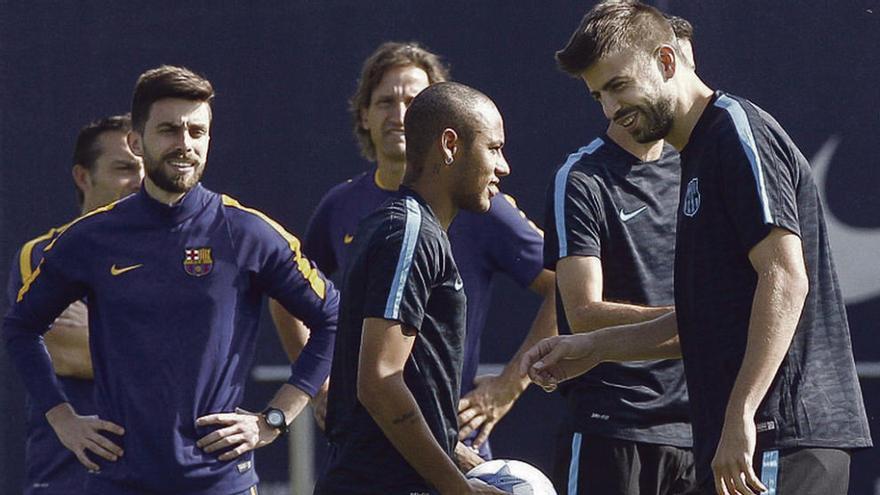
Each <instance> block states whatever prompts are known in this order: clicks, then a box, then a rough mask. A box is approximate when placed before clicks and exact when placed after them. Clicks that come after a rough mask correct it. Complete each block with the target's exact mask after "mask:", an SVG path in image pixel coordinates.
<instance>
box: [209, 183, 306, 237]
mask: <svg viewBox="0 0 880 495" xmlns="http://www.w3.org/2000/svg"><path fill="white" fill-rule="evenodd" d="M220 204H221V207H222V208H223V212H224V215H225V217H226V219H227V220H228V221H229V224H230V228H231V229H232V230H233V231H234V232H235V234H237V235H244V236H256V237H264V236H274V235H279V236H281V237H282V238H284V240H286V241H287V242H288V243H289V244H291V245H292V246H293V245H295V246H296V247H297V249H298V247H299V244H300V242H299V239H297V238H296V237H295V236H294V235H293V234H291V233H290V232H288V231H287V229H285V228H284V227H283V226H282V225H281V224H280V223H278V222H277V221H275V220H274V219H272V218H271V217H269V215H267V214H265V213H263V212H262V211H260V210H258V209H256V208H251V207H249V206H245V205H243V204H241V203H240V202H239V201H238V200H237V199H235V198H233V197H231V196H228V195H226V194H221V195H220Z"/></svg>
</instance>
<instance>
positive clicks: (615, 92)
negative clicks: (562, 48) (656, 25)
mask: <svg viewBox="0 0 880 495" xmlns="http://www.w3.org/2000/svg"><path fill="white" fill-rule="evenodd" d="M581 79H583V81H584V82H585V83H586V84H587V88H588V89H589V91H590V95H591V96H592V97H593V98H594V99H596V101H598V102H599V103H600V104H601V105H602V111H603V112H604V113H605V117H607V118H608V120H610V121H612V122H614V123H615V124H617V125H618V126H620V127H621V128H623V129H624V130H626V131H627V132H629V133H630V135H632V137H633V139H635V140H636V141H638V142H639V143H651V142H654V141H658V140H660V139H663V138H664V137H665V136H666V135H667V134H668V133H669V131H670V130H671V129H672V126H673V123H674V118H673V117H674V115H673V100H672V98H671V97H670V96H668V95H666V94H664V93H663V82H664V81H663V78H662V75H661V74H660V71H659V70H658V68H657V64H656V63H654V61H653V59H652V58H651V57H649V56H648V55H647V54H644V53H642V52H638V51H635V50H622V51H620V52H618V53H615V54H612V55H607V56H605V57H603V58H601V59H599V60H598V61H597V62H595V63H594V64H593V65H591V66H590V67H589V68H587V70H585V71H584V72H583V73H582V74H581Z"/></svg>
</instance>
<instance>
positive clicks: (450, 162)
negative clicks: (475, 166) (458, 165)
mask: <svg viewBox="0 0 880 495" xmlns="http://www.w3.org/2000/svg"><path fill="white" fill-rule="evenodd" d="M454 160H455V159H454V158H452V156H451V155H450V156H447V157H446V164H447V165H452V162H453V161H454Z"/></svg>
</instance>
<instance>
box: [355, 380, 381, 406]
mask: <svg viewBox="0 0 880 495" xmlns="http://www.w3.org/2000/svg"><path fill="white" fill-rule="evenodd" d="M381 388H382V387H381V379H380V378H379V377H378V376H375V375H370V374H365V373H358V379H357V399H358V401H359V402H360V403H361V404H363V405H364V407H365V408H366V409H367V411H369V412H370V414H373V413H374V411H375V409H376V405H377V402H378V399H380V398H381V397H382V393H381Z"/></svg>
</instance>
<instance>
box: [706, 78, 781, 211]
mask: <svg viewBox="0 0 880 495" xmlns="http://www.w3.org/2000/svg"><path fill="white" fill-rule="evenodd" d="M715 106H716V107H719V108H723V109H725V110H727V113H729V114H730V116H731V117H732V118H733V126H734V127H736V132H737V134H738V135H739V142H740V143H741V144H742V147H743V151H745V153H746V156H747V157H748V159H749V163H750V164H751V166H752V174H754V175H755V182H756V183H757V186H758V201H760V202H761V211H762V212H763V214H764V223H773V215H772V214H771V213H770V201H769V200H768V198H767V188H766V187H765V185H764V167H763V165H762V164H761V155H759V154H758V147H757V145H756V144H755V136H754V135H753V134H752V127H751V126H750V125H749V119H748V117H747V116H746V111H745V110H744V109H743V107H742V105H741V104H740V102H738V101H736V100H734V99H733V98H731V97H729V96H724V95H722V96H720V97H719V98H718V100H717V101H716V102H715Z"/></svg>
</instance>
